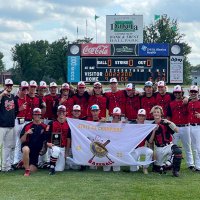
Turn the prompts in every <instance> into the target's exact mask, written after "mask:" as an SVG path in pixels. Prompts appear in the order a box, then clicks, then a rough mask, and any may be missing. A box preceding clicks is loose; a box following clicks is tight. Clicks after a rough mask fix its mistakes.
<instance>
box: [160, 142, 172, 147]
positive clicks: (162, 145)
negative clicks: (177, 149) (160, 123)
mask: <svg viewBox="0 0 200 200" xmlns="http://www.w3.org/2000/svg"><path fill="white" fill-rule="evenodd" d="M170 144H172V142H167V143H165V144H161V145H159V144H158V145H156V146H157V147H166V146H167V145H170Z"/></svg>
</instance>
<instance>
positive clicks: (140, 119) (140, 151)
mask: <svg viewBox="0 0 200 200" xmlns="http://www.w3.org/2000/svg"><path fill="white" fill-rule="evenodd" d="M145 119H146V110H145V109H139V110H138V114H137V119H136V124H144V121H145ZM146 140H148V139H147V138H145V139H144V140H143V141H142V142H141V143H140V144H139V145H138V146H137V147H136V149H135V150H134V151H133V152H132V153H131V155H132V156H133V158H134V159H135V160H136V161H138V160H139V159H140V156H142V155H144V156H145V161H152V156H153V151H152V150H151V149H150V148H148V147H146V146H145V143H146ZM148 167H149V165H145V166H143V172H144V174H148V170H147V168H148ZM138 169H139V166H136V165H133V166H130V171H132V172H134V171H138Z"/></svg>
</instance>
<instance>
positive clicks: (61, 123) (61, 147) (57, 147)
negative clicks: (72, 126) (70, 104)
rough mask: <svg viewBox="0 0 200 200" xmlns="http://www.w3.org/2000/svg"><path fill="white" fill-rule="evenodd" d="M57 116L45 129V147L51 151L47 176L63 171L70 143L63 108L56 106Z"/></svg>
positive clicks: (64, 109) (64, 108)
mask: <svg viewBox="0 0 200 200" xmlns="http://www.w3.org/2000/svg"><path fill="white" fill-rule="evenodd" d="M57 116H58V117H57V119H56V120H54V121H52V122H50V123H49V124H48V126H47V129H46V131H48V142H47V146H48V147H49V148H50V149H51V150H50V152H51V158H50V169H49V175H54V174H55V171H63V170H64V169H65V158H66V157H67V156H68V155H69V148H70V143H71V134H69V126H68V124H67V122H66V107H65V106H63V105H60V106H58V110H57Z"/></svg>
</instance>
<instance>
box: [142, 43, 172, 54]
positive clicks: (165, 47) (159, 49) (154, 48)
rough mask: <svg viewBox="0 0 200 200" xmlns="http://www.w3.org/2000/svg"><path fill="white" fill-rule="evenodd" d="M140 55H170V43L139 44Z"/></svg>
mask: <svg viewBox="0 0 200 200" xmlns="http://www.w3.org/2000/svg"><path fill="white" fill-rule="evenodd" d="M139 56H169V44H162V43H157V44H156V43H152V44H149V43H148V44H147V43H144V44H139Z"/></svg>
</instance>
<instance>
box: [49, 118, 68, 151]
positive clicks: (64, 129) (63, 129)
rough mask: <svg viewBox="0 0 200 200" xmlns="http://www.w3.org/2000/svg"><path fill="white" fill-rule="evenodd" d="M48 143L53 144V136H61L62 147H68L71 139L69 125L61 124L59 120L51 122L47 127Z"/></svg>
mask: <svg viewBox="0 0 200 200" xmlns="http://www.w3.org/2000/svg"><path fill="white" fill-rule="evenodd" d="M47 131H48V133H49V134H48V142H50V143H52V135H53V134H61V147H66V146H67V138H71V134H70V129H69V125H68V123H67V122H66V121H65V122H64V123H60V122H59V121H58V120H55V121H51V122H49V124H48V127H47Z"/></svg>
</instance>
